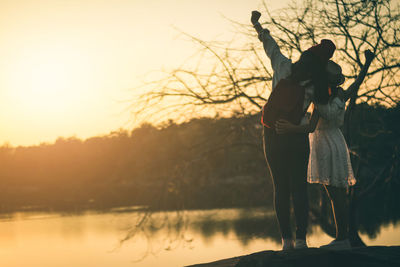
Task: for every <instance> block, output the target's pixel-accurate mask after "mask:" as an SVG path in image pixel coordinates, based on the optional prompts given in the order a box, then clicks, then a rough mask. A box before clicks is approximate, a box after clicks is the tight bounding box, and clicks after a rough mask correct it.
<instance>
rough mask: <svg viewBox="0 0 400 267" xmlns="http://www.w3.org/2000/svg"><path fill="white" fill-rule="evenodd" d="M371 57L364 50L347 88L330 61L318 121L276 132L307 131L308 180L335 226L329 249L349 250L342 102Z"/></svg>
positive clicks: (283, 125)
mask: <svg viewBox="0 0 400 267" xmlns="http://www.w3.org/2000/svg"><path fill="white" fill-rule="evenodd" d="M373 58H374V54H373V53H372V52H371V51H370V50H367V51H365V64H364V66H363V67H362V69H361V72H360V74H359V75H358V77H357V79H356V80H355V82H354V83H353V84H352V85H351V86H350V87H349V88H348V89H347V90H343V89H342V88H341V87H339V85H340V84H342V83H343V82H344V76H343V74H342V69H341V67H340V66H339V65H338V64H336V63H335V62H333V61H329V62H328V65H327V70H328V79H329V84H330V88H331V96H330V100H329V102H328V104H317V105H316V110H317V112H318V116H319V119H315V116H313V117H314V119H313V120H311V121H310V123H309V125H308V127H305V126H297V125H293V124H291V123H289V122H287V121H278V122H277V123H276V130H277V132H278V133H281V134H282V133H287V132H299V131H306V132H310V135H309V139H310V157H309V163H308V173H307V181H308V182H309V183H320V184H322V185H324V187H325V189H326V192H327V194H328V196H329V198H330V199H331V203H332V210H333V211H334V218H335V224H336V239H335V240H333V241H332V242H331V243H329V244H328V245H325V246H322V247H324V248H330V249H346V248H350V247H351V246H350V242H349V239H348V204H347V201H346V199H347V198H346V191H347V189H348V187H349V186H352V185H354V184H355V183H356V179H355V177H354V174H353V169H352V167H351V161H350V156H349V150H348V147H347V144H346V141H345V139H344V136H343V134H342V132H341V130H340V127H341V126H342V125H343V121H344V114H345V103H346V101H347V100H348V99H349V98H350V97H351V96H352V95H353V94H356V93H357V91H358V88H359V87H360V85H361V83H362V81H363V80H364V78H365V75H366V73H367V71H368V68H369V66H370V64H371V61H372V60H373Z"/></svg>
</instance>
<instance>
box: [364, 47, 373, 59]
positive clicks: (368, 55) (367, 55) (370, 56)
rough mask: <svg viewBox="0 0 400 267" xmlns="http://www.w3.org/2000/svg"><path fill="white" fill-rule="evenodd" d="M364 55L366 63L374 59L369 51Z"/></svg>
mask: <svg viewBox="0 0 400 267" xmlns="http://www.w3.org/2000/svg"><path fill="white" fill-rule="evenodd" d="M364 55H365V60H366V61H372V60H373V59H374V57H375V55H374V53H372V52H371V50H369V49H367V50H365V51H364Z"/></svg>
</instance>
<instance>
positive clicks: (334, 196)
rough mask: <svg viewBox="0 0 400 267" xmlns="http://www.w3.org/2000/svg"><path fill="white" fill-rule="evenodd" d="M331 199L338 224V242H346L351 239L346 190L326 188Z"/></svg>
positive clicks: (333, 187)
mask: <svg viewBox="0 0 400 267" xmlns="http://www.w3.org/2000/svg"><path fill="white" fill-rule="evenodd" d="M325 189H326V192H327V193H328V195H329V198H330V199H331V204H332V211H333V215H334V219H335V224H336V240H338V241H339V240H344V239H348V237H349V229H348V228H349V218H348V214H349V211H348V204H347V194H346V191H347V189H346V188H341V187H335V186H325Z"/></svg>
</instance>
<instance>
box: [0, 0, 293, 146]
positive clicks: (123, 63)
mask: <svg viewBox="0 0 400 267" xmlns="http://www.w3.org/2000/svg"><path fill="white" fill-rule="evenodd" d="M267 2H271V1H267ZM286 2H287V0H284V1H273V2H272V4H271V5H272V6H271V8H276V7H279V6H281V5H282V4H283V3H286ZM260 3H261V1H260V0H246V1H243V0H0V58H1V60H0V145H1V144H3V143H5V142H9V143H11V144H12V145H31V144H38V143H41V142H53V141H54V140H55V139H56V138H57V137H58V136H65V137H68V136H77V137H79V138H87V137H90V136H94V135H100V134H106V133H108V132H110V131H112V130H116V129H118V128H120V127H124V128H125V127H129V125H133V124H132V120H134V118H132V117H130V113H129V112H128V111H126V107H127V102H126V100H128V99H130V98H131V97H132V95H134V94H137V93H140V92H133V90H132V88H133V87H136V86H138V85H139V84H140V82H141V77H143V75H145V74H146V73H148V72H149V71H152V70H158V69H161V68H168V67H173V66H175V65H178V64H179V63H181V62H182V61H183V60H184V59H185V58H187V57H188V56H189V55H190V54H192V53H193V52H194V51H195V49H196V48H194V47H192V44H191V43H189V42H187V41H185V40H184V39H183V38H181V37H179V34H178V33H177V31H176V30H174V29H173V27H172V26H175V27H177V28H179V29H181V30H183V31H185V32H188V33H190V34H193V35H196V36H198V37H200V38H202V39H205V40H212V39H213V38H221V36H222V38H225V37H226V38H228V39H229V38H232V36H233V35H234V33H233V30H232V26H231V24H230V23H229V22H228V21H227V20H226V19H225V18H223V16H226V17H228V18H231V19H234V20H237V21H240V22H244V23H247V22H248V21H249V18H250V12H251V10H253V9H256V8H258V7H259V6H260Z"/></svg>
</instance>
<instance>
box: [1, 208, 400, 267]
mask: <svg viewBox="0 0 400 267" xmlns="http://www.w3.org/2000/svg"><path fill="white" fill-rule="evenodd" d="M142 216H143V213H141V212H137V211H129V212H128V211H125V212H124V211H119V212H109V213H96V212H86V213H82V214H54V213H33V212H32V213H28V212H25V213H14V214H8V215H2V216H1V219H0V236H1V238H0V253H1V257H0V265H1V266H27V265H29V266H43V267H47V266H110V265H117V266H147V267H149V266H182V265H188V264H194V263H200V262H206V261H212V260H217V259H220V258H226V257H232V256H237V255H242V254H246V253H252V252H255V251H260V250H265V249H279V246H280V245H279V241H280V240H279V238H280V237H279V231H278V228H277V224H276V221H275V217H274V213H273V212H272V211H271V210H265V209H222V210H195V211H184V212H179V213H177V212H158V213H152V214H151V216H150V219H149V220H148V223H147V224H145V225H143V226H142V227H140V228H139V230H138V231H137V232H136V233H135V235H133V236H132V238H130V239H128V240H127V241H126V242H123V243H120V241H121V240H122V239H124V237H126V234H127V232H129V231H130V230H132V225H134V224H135V223H137V222H138V221H140V220H141V219H142V218H143V217H142ZM310 232H311V234H310V236H309V243H310V244H311V245H313V246H318V245H321V244H324V243H326V242H328V241H329V240H330V239H331V238H330V237H329V236H328V235H326V234H325V233H324V232H323V231H321V228H320V227H319V226H317V225H313V226H311V228H310ZM363 238H364V239H365V242H366V243H367V244H369V245H377V244H380V245H399V244H400V227H399V226H398V225H393V224H388V225H386V226H384V227H381V228H380V232H379V233H378V234H376V235H374V236H371V237H368V236H367V235H363Z"/></svg>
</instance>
